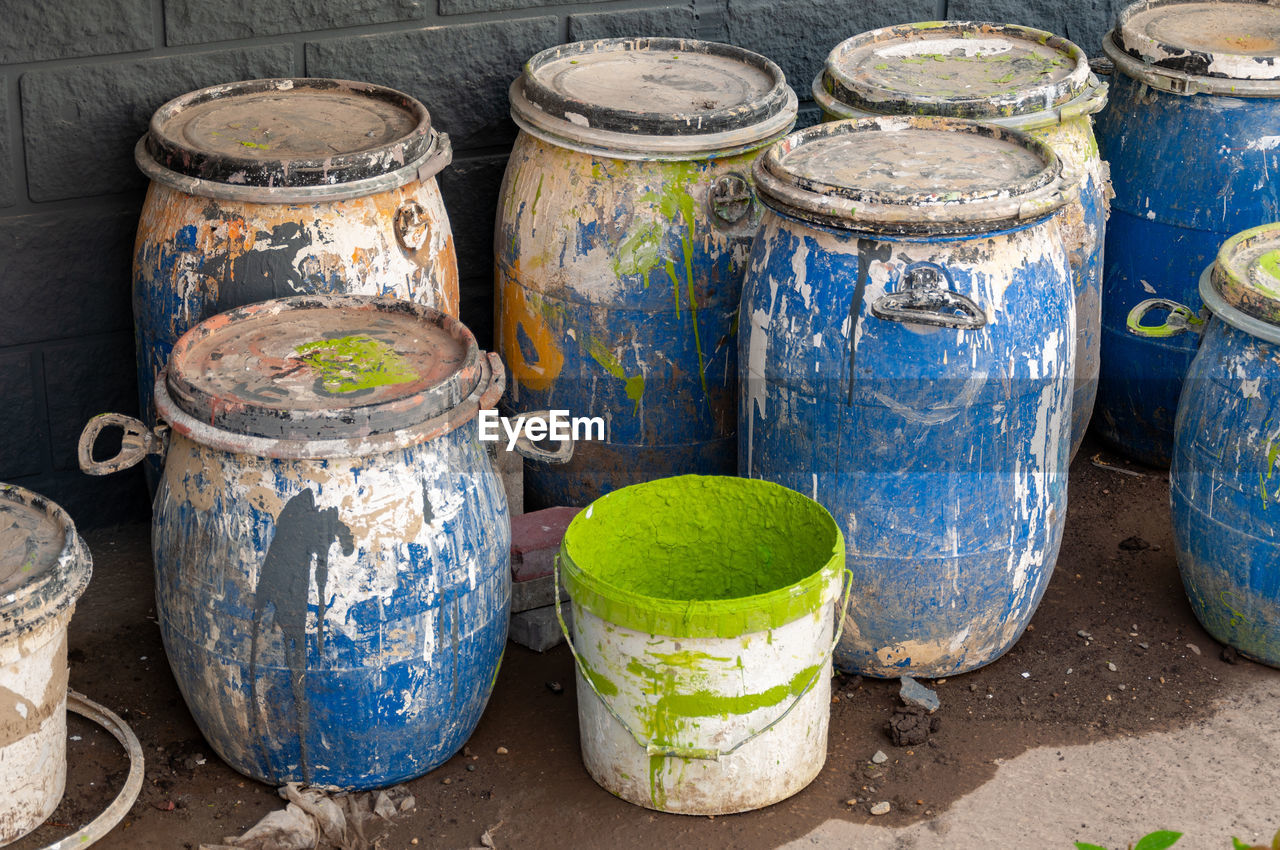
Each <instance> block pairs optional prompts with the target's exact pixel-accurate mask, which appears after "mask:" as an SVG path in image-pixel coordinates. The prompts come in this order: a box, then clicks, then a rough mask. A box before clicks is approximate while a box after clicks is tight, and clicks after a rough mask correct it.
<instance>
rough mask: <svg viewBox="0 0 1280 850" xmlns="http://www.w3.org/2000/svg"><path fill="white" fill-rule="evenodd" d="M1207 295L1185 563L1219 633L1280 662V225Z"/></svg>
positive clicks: (1186, 484) (1177, 448)
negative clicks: (1207, 320) (1209, 317)
mask: <svg viewBox="0 0 1280 850" xmlns="http://www.w3.org/2000/svg"><path fill="white" fill-rule="evenodd" d="M1200 295H1201V298H1202V299H1203V301H1204V304H1205V306H1207V307H1208V308H1209V310H1210V311H1211V312H1212V314H1213V316H1212V318H1211V319H1210V320H1209V322H1208V325H1207V327H1206V328H1205V332H1204V339H1203V343H1202V344H1201V346H1200V350H1199V352H1198V353H1197V354H1196V356H1195V359H1194V360H1192V362H1191V368H1190V370H1189V371H1188V372H1187V377H1186V381H1185V383H1184V385H1183V389H1182V399H1181V403H1180V405H1179V407H1178V417H1177V427H1176V430H1175V433H1174V451H1173V463H1172V467H1171V469H1170V476H1169V477H1170V490H1171V494H1172V503H1173V530H1174V539H1175V541H1176V543H1177V555H1178V568H1179V569H1180V570H1181V572H1182V583H1183V586H1184V587H1185V589H1186V591H1187V597H1188V598H1189V599H1190V600H1191V609H1192V610H1193V611H1194V612H1195V615H1196V618H1197V619H1198V620H1199V621H1200V623H1201V625H1203V626H1204V627H1205V629H1206V630H1207V631H1208V632H1209V634H1211V635H1213V636H1214V638H1216V639H1217V640H1219V641H1221V642H1222V643H1225V644H1228V645H1230V646H1233V647H1235V648H1236V649H1237V650H1239V651H1240V653H1241V654H1242V655H1245V656H1248V657H1249V658H1253V659H1255V660H1258V661H1261V662H1263V663H1265V664H1270V665H1271V666H1273V667H1280V224H1270V225H1266V226H1264V227H1259V228H1255V229H1252V230H1249V231H1246V232H1244V233H1241V234H1239V235H1237V236H1235V237H1233V238H1232V239H1230V240H1228V241H1227V242H1226V243H1225V244H1224V245H1223V246H1222V250H1221V252H1220V253H1219V255H1218V260H1217V262H1216V264H1215V265H1214V266H1213V267H1211V268H1210V269H1208V270H1206V271H1205V273H1204V274H1203V275H1202V276H1201V279H1200ZM1184 336H1186V337H1187V338H1188V339H1189V340H1191V341H1194V339H1195V336H1194V334H1185V335H1184Z"/></svg>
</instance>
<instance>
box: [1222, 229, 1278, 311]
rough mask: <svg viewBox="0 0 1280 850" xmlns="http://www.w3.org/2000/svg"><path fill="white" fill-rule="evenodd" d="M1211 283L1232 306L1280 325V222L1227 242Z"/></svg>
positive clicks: (1223, 246)
mask: <svg viewBox="0 0 1280 850" xmlns="http://www.w3.org/2000/svg"><path fill="white" fill-rule="evenodd" d="M1212 283H1213V287H1214V289H1216V290H1217V292H1218V294H1219V295H1221V296H1222V299H1223V300H1224V301H1226V302H1227V303H1228V304H1230V305H1231V306H1232V307H1235V308H1236V309H1237V310H1239V311H1240V312H1242V313H1246V314H1248V315H1250V316H1253V317H1254V318H1256V319H1261V320H1262V321H1264V322H1268V323H1270V324H1273V325H1278V326H1280V223H1273V224H1264V225H1262V226H1261V227H1255V228H1252V229H1250V230H1246V231H1244V232H1243V233H1237V234H1236V235H1235V236H1232V237H1231V238H1230V239H1228V240H1227V241H1226V242H1224V243H1223V244H1222V247H1221V248H1220V249H1219V250H1218V261H1217V264H1216V265H1215V266H1214V268H1213V273H1212Z"/></svg>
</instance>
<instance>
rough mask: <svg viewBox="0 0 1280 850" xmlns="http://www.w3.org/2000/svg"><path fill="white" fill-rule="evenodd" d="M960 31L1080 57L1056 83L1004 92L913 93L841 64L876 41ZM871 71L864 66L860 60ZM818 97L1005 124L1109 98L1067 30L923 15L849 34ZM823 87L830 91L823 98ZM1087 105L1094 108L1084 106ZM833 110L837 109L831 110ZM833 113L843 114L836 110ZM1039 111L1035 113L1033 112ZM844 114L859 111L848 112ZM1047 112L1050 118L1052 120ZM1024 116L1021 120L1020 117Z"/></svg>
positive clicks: (826, 70) (830, 59) (832, 57)
mask: <svg viewBox="0 0 1280 850" xmlns="http://www.w3.org/2000/svg"><path fill="white" fill-rule="evenodd" d="M945 32H954V33H955V34H956V35H957V36H958V37H964V36H965V34H970V33H974V32H981V33H982V34H983V35H984V36H985V35H994V36H1006V37H1007V38H1008V40H1009V41H1026V42H1033V43H1035V44H1040V45H1044V46H1047V47H1051V48H1053V49H1055V50H1057V51H1058V52H1059V53H1060V54H1062V55H1063V56H1065V57H1067V58H1069V59H1071V60H1072V61H1073V62H1074V67H1073V68H1072V69H1071V72H1070V74H1069V75H1068V76H1066V77H1065V78H1063V79H1061V80H1058V81H1056V82H1053V83H1047V84H1043V85H1039V86H1032V87H1029V88H1024V89H1020V90H1015V91H1012V92H1009V93H1006V94H1004V95H988V96H983V97H979V96H972V97H965V96H948V95H943V94H936V93H933V92H931V91H924V92H919V93H909V92H904V91H899V90H897V89H893V88H889V87H887V86H883V85H878V84H876V83H875V81H874V80H873V79H870V78H864V79H858V78H857V77H856V76H854V75H853V74H852V73H850V71H851V70H853V69H852V68H849V67H846V66H845V65H842V64H841V60H843V59H844V58H845V57H846V56H847V55H848V54H849V53H851V52H852V51H854V50H857V49H861V48H864V47H868V46H871V45H876V44H882V43H888V42H896V41H902V42H906V41H909V40H911V37H912V36H916V37H919V36H923V35H925V34H930V35H932V34H937V33H945ZM857 67H858V68H861V69H863V70H864V71H865V67H864V66H861V65H860V66H857ZM1100 85H1101V87H1102V89H1103V97H1102V99H1101V100H1100V101H1099V99H1098V98H1097V96H1096V91H1095V90H1096V89H1097V88H1098V87H1099V86H1100ZM812 88H813V94H814V98H815V100H818V102H819V103H820V104H821V105H822V106H823V108H824V109H826V108H827V103H826V102H824V101H830V102H831V103H832V104H833V105H835V104H838V105H840V106H844V107H846V108H848V109H850V110H855V111H860V112H863V113H866V114H871V115H936V116H941V117H947V118H974V119H979V120H983V121H988V122H1000V123H1002V124H1003V125H1004V126H1007V127H1008V126H1012V127H1017V128H1018V129H1027V124H1029V123H1031V122H1032V121H1035V120H1037V119H1038V120H1039V121H1042V122H1044V125H1049V124H1055V123H1060V121H1061V120H1063V119H1062V118H1061V117H1060V116H1059V115H1058V113H1059V111H1060V110H1064V109H1067V107H1068V106H1069V105H1070V106H1075V107H1076V109H1075V111H1074V114H1086V115H1087V114H1092V113H1093V112H1096V111H1098V110H1099V109H1101V108H1102V106H1103V105H1104V104H1105V103H1106V98H1105V88H1106V86H1105V84H1100V83H1099V82H1098V80H1097V78H1096V77H1095V76H1094V75H1093V73H1092V71H1091V70H1090V68H1089V60H1088V57H1087V56H1085V53H1084V51H1083V50H1081V49H1080V47H1079V46H1078V45H1077V44H1075V42H1072V41H1070V40H1068V39H1066V38H1064V37H1062V36H1058V35H1054V34H1053V33H1051V32H1049V31H1047V30H1041V29H1035V28H1033V27H1026V26H1020V25H1018V24H1001V23H995V22H987V21H923V22H918V23H909V24H897V25H894V26H888V27H880V28H878V29H873V30H868V31H866V32H863V33H859V34H858V35H855V36H852V37H850V38H847V39H845V40H844V41H842V42H840V43H839V44H837V45H836V46H835V47H833V48H832V49H831V52H830V53H829V54H827V59H826V62H825V64H824V66H823V69H822V70H821V71H820V72H819V73H818V75H817V77H815V78H814V81H813V87H812ZM819 92H822V94H823V95H824V96H825V97H824V98H819V96H818V95H819ZM1083 108H1087V109H1088V111H1087V112H1084V111H1080V110H1081V109H1083ZM828 111H831V110H828ZM831 112H832V114H841V113H840V112H837V111H831ZM1033 116H1034V117H1033ZM844 117H854V116H853V115H847V116H844ZM1046 117H1048V118H1049V120H1046ZM1019 119H1021V122H1019Z"/></svg>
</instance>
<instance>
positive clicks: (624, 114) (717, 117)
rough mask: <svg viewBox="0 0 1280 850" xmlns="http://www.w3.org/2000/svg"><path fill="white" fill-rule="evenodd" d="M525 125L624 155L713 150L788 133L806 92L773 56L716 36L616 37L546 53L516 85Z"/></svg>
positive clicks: (516, 107)
mask: <svg viewBox="0 0 1280 850" xmlns="http://www.w3.org/2000/svg"><path fill="white" fill-rule="evenodd" d="M511 114H512V117H513V118H514V119H515V121H516V123H517V124H519V125H520V126H521V128H522V129H525V130H528V131H529V132H532V133H534V134H535V135H540V136H550V137H552V139H553V140H555V141H563V142H568V143H570V144H576V145H583V146H587V147H591V148H600V149H617V150H621V151H642V150H650V149H654V150H656V151H660V152H661V151H668V152H681V151H686V152H689V151H708V150H718V149H722V148H726V147H727V148H732V147H734V146H742V145H750V144H754V143H759V142H760V141H762V140H765V139H769V138H772V137H774V136H777V135H779V134H781V133H784V132H786V131H787V130H788V129H790V128H791V126H792V125H793V124H794V122H795V116H796V96H795V92H793V91H792V90H791V88H790V87H789V86H788V85H787V83H786V78H785V77H784V76H783V73H782V69H781V68H779V67H778V66H777V65H776V64H775V63H773V62H771V61H770V60H768V59H766V58H765V57H763V56H761V55H759V54H757V53H752V52H751V51H749V50H744V49H742V48H740V47H734V46H732V45H728V44H718V43H716V42H709V41H696V40H693V39H681V38H607V39H597V40H594V41H579V42H575V43H573V44H564V45H560V46H559V47H553V48H551V49H549V50H544V51H542V52H541V53H539V54H537V55H536V56H534V57H533V58H532V59H530V60H529V61H528V62H526V63H525V66H524V73H523V74H522V75H521V76H520V77H519V78H518V79H517V80H516V81H515V82H514V83H513V84H512V86H511Z"/></svg>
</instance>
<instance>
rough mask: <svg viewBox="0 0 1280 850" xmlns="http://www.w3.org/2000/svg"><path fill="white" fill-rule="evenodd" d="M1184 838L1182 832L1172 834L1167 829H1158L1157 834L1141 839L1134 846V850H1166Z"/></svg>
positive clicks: (1153, 833) (1152, 833)
mask: <svg viewBox="0 0 1280 850" xmlns="http://www.w3.org/2000/svg"><path fill="white" fill-rule="evenodd" d="M1181 837H1182V833H1181V832H1170V831H1169V830H1167V829H1157V830H1156V831H1155V832H1150V833H1147V834H1146V835H1144V836H1142V838H1141V839H1139V841H1138V843H1137V844H1136V845H1134V848H1133V850H1165V848H1167V847H1172V846H1173V845H1175V844H1177V843H1178V839H1179V838H1181Z"/></svg>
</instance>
